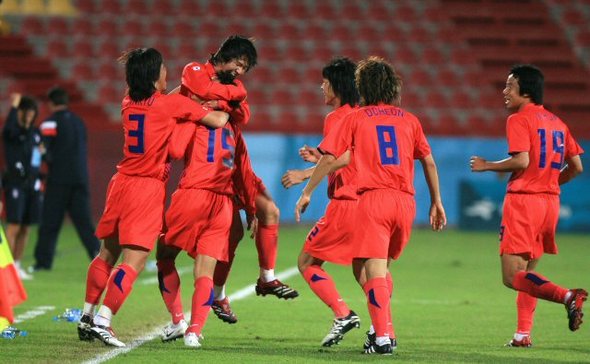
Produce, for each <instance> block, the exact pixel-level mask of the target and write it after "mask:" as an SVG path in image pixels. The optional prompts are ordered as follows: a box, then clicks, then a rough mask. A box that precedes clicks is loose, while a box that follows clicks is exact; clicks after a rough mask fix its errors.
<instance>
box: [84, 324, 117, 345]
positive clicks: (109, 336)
mask: <svg viewBox="0 0 590 364" xmlns="http://www.w3.org/2000/svg"><path fill="white" fill-rule="evenodd" d="M90 332H91V333H92V335H93V336H94V337H95V338H97V339H99V340H100V341H102V342H103V343H104V344H105V345H111V346H116V347H118V348H123V347H125V343H123V342H122V341H120V340H119V339H117V336H116V335H115V332H114V331H113V329H112V328H111V327H106V326H101V325H95V326H93V327H92V328H91V329H90Z"/></svg>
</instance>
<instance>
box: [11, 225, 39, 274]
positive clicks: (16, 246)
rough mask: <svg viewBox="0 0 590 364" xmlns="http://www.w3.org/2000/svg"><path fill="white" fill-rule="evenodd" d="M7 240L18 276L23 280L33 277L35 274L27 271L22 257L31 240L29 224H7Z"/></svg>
mask: <svg viewBox="0 0 590 364" xmlns="http://www.w3.org/2000/svg"><path fill="white" fill-rule="evenodd" d="M5 233H6V240H8V246H9V247H10V251H11V252H12V258H13V259H14V264H15V266H16V269H17V272H18V276H19V278H20V279H22V280H30V279H33V276H32V275H30V274H29V273H27V272H26V271H25V270H24V269H23V268H22V266H21V263H20V261H21V259H22V257H23V253H24V251H25V245H26V244H27V241H28V240H29V225H21V224H10V223H9V224H8V225H7V226H6V231H5Z"/></svg>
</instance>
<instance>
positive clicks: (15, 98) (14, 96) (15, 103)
mask: <svg viewBox="0 0 590 364" xmlns="http://www.w3.org/2000/svg"><path fill="white" fill-rule="evenodd" d="M21 98H22V95H21V94H19V93H18V92H15V93H13V94H11V95H10V100H11V105H12V107H14V108H17V107H18V104H20V99H21Z"/></svg>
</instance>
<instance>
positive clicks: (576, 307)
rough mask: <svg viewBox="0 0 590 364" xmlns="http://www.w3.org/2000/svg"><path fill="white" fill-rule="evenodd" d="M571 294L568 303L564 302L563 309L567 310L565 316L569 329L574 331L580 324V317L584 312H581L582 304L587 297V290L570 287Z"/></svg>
mask: <svg viewBox="0 0 590 364" xmlns="http://www.w3.org/2000/svg"><path fill="white" fill-rule="evenodd" d="M571 292H572V296H571V297H570V299H569V301H568V303H566V304H565V310H566V311H567V318H568V320H569V328H570V330H571V331H576V330H577V329H579V328H580V325H581V324H582V322H584V321H582V318H583V317H584V313H583V312H582V306H584V301H586V299H587V298H588V292H586V291H585V290H583V289H581V288H576V289H572V290H571Z"/></svg>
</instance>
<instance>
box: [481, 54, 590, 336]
mask: <svg viewBox="0 0 590 364" xmlns="http://www.w3.org/2000/svg"><path fill="white" fill-rule="evenodd" d="M543 83H544V76H543V73H542V72H541V70H539V69H538V68H537V67H535V66H533V65H516V66H514V67H512V69H511V70H510V73H509V75H508V79H507V81H506V87H505V88H504V90H503V92H502V93H503V95H504V104H505V105H506V108H507V109H508V110H510V111H511V112H513V114H511V115H510V116H509V117H508V119H507V121H506V135H507V139H508V154H509V155H510V156H509V157H508V158H506V159H503V160H499V161H493V162H491V161H487V160H485V159H484V158H482V157H478V156H473V157H471V160H470V164H471V171H472V172H483V171H494V172H512V175H511V176H510V180H509V181H508V186H507V190H506V198H505V200H504V211H503V214H502V224H501V226H500V259H501V262H502V281H503V283H504V285H505V286H506V287H508V288H512V289H514V290H516V291H517V292H518V293H517V297H516V309H517V315H518V321H517V322H518V324H517V328H516V333H515V334H514V337H513V338H512V340H510V342H509V343H508V344H507V346H517V347H530V346H531V345H532V341H531V329H532V327H533V317H534V314H535V307H536V306H537V298H541V299H544V300H548V301H552V302H556V303H561V304H565V309H566V311H567V317H568V321H569V329H570V330H571V331H575V330H577V329H578V328H579V327H580V324H581V323H582V316H583V313H582V306H583V304H584V301H586V298H587V296H588V293H587V292H586V291H585V290H583V289H571V290H570V289H567V288H564V287H561V286H558V285H557V284H555V283H553V282H551V281H550V280H549V279H548V278H546V277H544V276H542V275H540V274H539V273H537V272H536V271H535V269H536V266H537V263H538V262H539V259H540V258H541V257H542V256H543V254H544V253H547V254H557V245H556V243H555V228H556V226H557V220H558V217H559V192H560V187H559V186H560V185H562V184H564V183H567V182H569V181H570V180H571V179H572V178H574V177H576V176H577V175H578V174H580V173H581V172H582V169H583V167H582V161H581V159H580V154H582V153H583V152H584V151H583V150H582V148H581V147H580V146H579V145H578V143H576V141H575V139H574V137H573V136H572V134H571V133H570V131H569V129H568V127H567V125H566V124H565V123H564V122H563V121H561V119H559V117H557V116H556V115H554V114H553V113H551V112H549V111H547V110H545V108H544V107H543Z"/></svg>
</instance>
